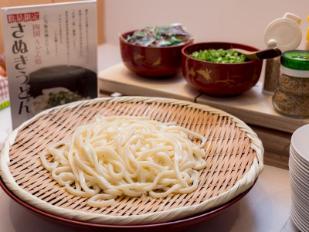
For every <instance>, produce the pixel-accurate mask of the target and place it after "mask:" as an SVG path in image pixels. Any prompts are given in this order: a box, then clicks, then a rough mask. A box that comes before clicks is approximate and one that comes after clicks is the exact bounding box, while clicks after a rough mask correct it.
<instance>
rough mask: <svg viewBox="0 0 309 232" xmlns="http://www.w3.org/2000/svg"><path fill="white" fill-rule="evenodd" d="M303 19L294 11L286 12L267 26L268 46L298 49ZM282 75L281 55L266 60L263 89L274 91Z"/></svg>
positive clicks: (281, 48)
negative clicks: (293, 12)
mask: <svg viewBox="0 0 309 232" xmlns="http://www.w3.org/2000/svg"><path fill="white" fill-rule="evenodd" d="M300 22H301V19H300V18H299V17H298V16H297V15H295V14H292V13H285V14H284V16H283V17H282V18H277V19H275V20H274V21H272V22H271V23H270V24H268V26H267V27H266V30H265V33H264V42H265V44H266V45H267V47H268V48H274V47H278V48H279V49H280V50H281V51H286V50H292V49H296V48H297V47H298V46H299V44H300V42H301V40H302V31H301V28H300V27H299V24H300ZM279 76H280V57H275V58H272V59H268V60H266V66H265V78H264V85H263V91H264V92H266V93H271V94H272V93H273V91H274V90H275V89H276V87H277V86H278V80H279Z"/></svg>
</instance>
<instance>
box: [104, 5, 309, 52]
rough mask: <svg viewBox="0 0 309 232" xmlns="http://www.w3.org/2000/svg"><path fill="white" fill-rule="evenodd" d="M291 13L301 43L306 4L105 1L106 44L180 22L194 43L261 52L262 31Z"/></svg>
mask: <svg viewBox="0 0 309 232" xmlns="http://www.w3.org/2000/svg"><path fill="white" fill-rule="evenodd" d="M285 12H292V13H295V14H297V15H299V16H300V17H301V18H302V19H303V22H302V29H303V41H304V37H305V28H306V27H307V25H308V23H307V21H306V17H307V16H308V15H309V0H255V1H253V0H105V18H104V25H105V35H106V42H107V43H112V44H118V35H119V34H120V33H121V32H125V31H129V30H132V29H137V28H142V27H144V26H148V25H166V24H169V23H173V22H180V23H182V24H184V25H185V26H186V28H187V29H188V31H189V32H190V33H191V34H192V35H193V36H194V38H195V41H231V42H240V43H246V44H250V45H253V46H256V47H258V48H264V47H265V45H264V41H263V35H264V29H265V27H266V26H267V24H268V23H269V22H270V21H272V20H273V19H275V18H278V17H281V16H283V14H284V13H285Z"/></svg>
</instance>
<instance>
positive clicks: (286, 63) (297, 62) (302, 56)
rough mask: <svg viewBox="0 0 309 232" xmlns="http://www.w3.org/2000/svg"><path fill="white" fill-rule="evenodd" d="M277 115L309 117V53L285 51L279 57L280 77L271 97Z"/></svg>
mask: <svg viewBox="0 0 309 232" xmlns="http://www.w3.org/2000/svg"><path fill="white" fill-rule="evenodd" d="M273 106H274V108H275V110H277V111H278V112H279V113H282V114H285V115H288V116H294V117H300V118H305V117H309V51H305V50H293V51H286V52H284V53H283V54H282V56H281V76H280V78H279V85H278V88H277V89H276V91H275V93H274V95H273Z"/></svg>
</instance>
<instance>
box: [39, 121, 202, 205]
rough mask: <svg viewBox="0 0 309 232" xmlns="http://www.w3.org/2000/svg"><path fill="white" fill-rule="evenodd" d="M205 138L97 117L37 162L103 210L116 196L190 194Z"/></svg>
mask: <svg viewBox="0 0 309 232" xmlns="http://www.w3.org/2000/svg"><path fill="white" fill-rule="evenodd" d="M205 140H206V139H205V137H203V136H202V135H200V134H198V133H195V132H192V131H190V130H188V129H186V128H184V127H180V126H176V125H174V124H167V123H161V122H158V121H155V120H150V119H146V118H137V117H116V116H115V117H100V118H97V120H96V121H95V122H93V123H90V124H86V125H81V126H79V127H77V128H76V130H75V131H74V133H73V135H72V136H71V137H70V138H69V139H67V140H64V141H61V142H59V143H57V144H53V145H50V146H48V147H47V153H42V154H41V156H40V158H41V161H42V164H43V166H44V167H45V168H46V169H47V170H48V171H50V172H51V175H52V178H53V179H54V180H56V181H57V182H58V184H60V185H61V186H64V188H65V189H66V190H67V191H68V192H69V193H71V194H73V195H77V196H82V197H86V198H88V204H89V205H90V206H93V207H104V206H108V205H111V204H113V203H114V202H115V198H117V197H119V196H129V197H139V196H142V195H144V194H145V195H149V196H151V197H154V198H159V197H166V196H168V195H169V194H177V193H181V194H182V193H190V192H193V191H194V190H195V189H196V188H197V186H198V181H199V175H200V170H201V169H203V168H204V167H205V165H206V161H205V159H204V158H205V151H204V149H203V146H204V143H205Z"/></svg>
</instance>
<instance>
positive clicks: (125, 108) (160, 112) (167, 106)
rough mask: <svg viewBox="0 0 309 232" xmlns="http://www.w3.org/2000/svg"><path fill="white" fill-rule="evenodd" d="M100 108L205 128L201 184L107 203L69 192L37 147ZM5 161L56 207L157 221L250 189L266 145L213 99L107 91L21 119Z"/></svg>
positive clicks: (18, 188) (38, 201)
mask: <svg viewBox="0 0 309 232" xmlns="http://www.w3.org/2000/svg"><path fill="white" fill-rule="evenodd" d="M97 114H100V115H105V116H110V115H131V116H145V117H149V118H151V119H154V120H158V121H162V122H175V123H177V124H178V125H181V126H183V127H186V128H188V129H190V130H193V131H196V132H198V133H201V134H203V135H205V136H206V137H207V138H208V140H207V143H206V145H205V149H206V153H207V157H206V162H207V163H208V165H207V167H206V168H205V169H204V170H203V171H202V174H201V177H200V181H199V187H198V189H197V190H196V191H195V192H193V193H190V194H177V195H171V196H169V197H167V198H161V199H152V198H150V197H149V196H143V197H140V198H129V197H122V198H119V199H116V204H115V205H113V206H109V207H105V208H92V207H89V206H88V205H87V203H86V199H85V198H82V197H76V196H72V195H71V194H69V193H68V192H66V191H65V190H64V188H63V187H60V186H59V185H58V184H57V183H56V182H55V181H54V180H52V179H51V176H50V173H49V172H48V171H46V170H45V169H44V168H43V167H42V165H41V162H40V160H39V154H40V152H42V151H43V150H44V149H45V147H46V145H47V144H49V143H51V142H56V141H59V140H61V139H62V138H64V137H66V136H67V135H70V134H71V133H72V132H73V131H74V129H75V128H76V127H77V126H79V125H80V124H82V123H86V122H89V121H91V120H93V118H94V116H95V115H97ZM0 164H1V177H2V180H3V182H4V184H5V186H6V187H7V188H8V189H9V190H10V191H11V192H12V193H13V194H14V195H16V196H17V197H18V198H20V199H21V200H22V201H23V202H26V203H27V204H29V205H31V206H33V207H34V208H37V209H40V210H42V211H45V212H48V213H49V214H51V215H56V216H57V217H60V218H65V219H74V220H77V221H82V222H87V223H88V222H89V223H96V224H116V225H120V224H122V225H128V224H153V223H162V222H171V221H175V220H177V219H181V218H185V217H189V216H192V215H196V214H200V213H202V212H205V211H207V210H210V209H214V210H215V209H216V208H219V207H220V206H222V205H224V204H225V203H227V202H229V201H230V200H232V199H233V198H235V197H237V196H239V195H240V194H241V193H244V192H246V191H247V190H248V189H249V188H250V187H252V185H253V184H254V182H255V181H256V179H257V177H258V175H259V173H260V171H261V170H262V167H263V146H262V144H261V141H260V140H259V139H258V138H257V136H256V134H255V133H254V132H253V131H252V130H251V129H250V128H249V127H248V126H247V125H246V124H245V123H243V122H242V121H241V120H239V119H237V118H235V117H233V116H231V115H229V114H227V113H225V112H223V111H220V110H217V109H214V108H211V107H208V106H203V105H199V104H194V103H190V102H185V101H177V100H174V99H163V98H145V97H122V98H114V99H112V98H104V99H95V100H89V101H81V102H76V103H72V104H68V105H65V106H60V107H57V108H53V109H50V110H48V111H44V112H42V113H40V114H38V115H37V116H35V117H34V118H32V119H31V120H29V121H27V122H25V123H23V124H22V125H21V126H20V127H18V128H17V129H16V130H15V131H14V132H13V133H12V135H11V136H10V137H9V139H8V141H7V142H6V144H5V147H4V149H3V151H2V154H1V163H0Z"/></svg>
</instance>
